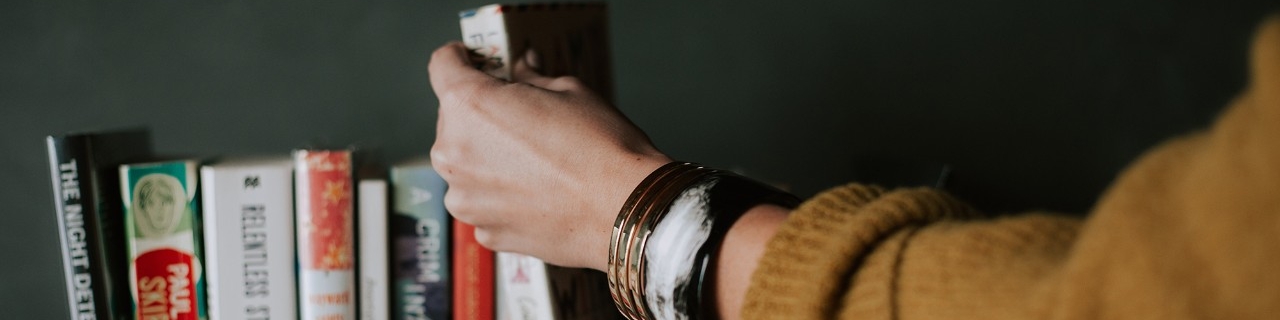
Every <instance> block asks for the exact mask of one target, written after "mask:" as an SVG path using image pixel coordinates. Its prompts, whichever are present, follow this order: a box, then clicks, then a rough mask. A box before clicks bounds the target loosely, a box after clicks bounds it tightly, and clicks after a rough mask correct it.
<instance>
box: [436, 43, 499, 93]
mask: <svg viewBox="0 0 1280 320" xmlns="http://www.w3.org/2000/svg"><path fill="white" fill-rule="evenodd" d="M427 73H428V74H429V75H430V76H431V88H432V89H433V90H435V92H436V95H437V96H439V97H440V98H441V99H442V100H444V99H450V98H451V95H456V94H459V93H460V92H466V89H467V88H469V87H473V86H482V85H486V84H495V83H500V81H499V80H497V79H495V78H493V77H490V76H489V75H486V74H484V73H483V72H480V71H479V70H476V69H475V67H472V65H471V58H470V56H469V55H468V53H467V47H466V46H464V45H462V43H461V42H456V41H455V42H450V43H447V44H445V45H444V46H441V47H440V48H439V49H436V51H435V52H433V53H431V63H430V64H428V66H427Z"/></svg>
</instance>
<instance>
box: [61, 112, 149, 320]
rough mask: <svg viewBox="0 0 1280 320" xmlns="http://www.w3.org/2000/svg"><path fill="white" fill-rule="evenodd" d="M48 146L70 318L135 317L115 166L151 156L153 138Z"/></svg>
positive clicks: (140, 135) (141, 135)
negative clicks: (131, 313)
mask: <svg viewBox="0 0 1280 320" xmlns="http://www.w3.org/2000/svg"><path fill="white" fill-rule="evenodd" d="M46 144H47V146H48V149H49V150H48V152H49V169H50V177H51V178H52V179H51V180H52V182H53V194H54V207H55V213H56V214H57V219H56V220H57V221H58V239H59V243H60V245H61V250H62V266H63V275H64V277H65V278H64V280H66V292H67V307H68V310H69V311H70V315H71V319H73V320H82V319H95V320H104V319H105V320H110V319H128V318H131V317H130V311H131V309H132V306H131V301H132V299H131V298H130V297H131V296H130V293H129V282H128V270H129V269H128V261H127V260H126V259H125V252H124V247H125V246H124V225H123V223H124V219H123V212H122V211H123V210H124V208H123V204H122V203H121V201H122V200H121V199H120V196H119V194H120V178H119V176H120V175H119V170H116V169H115V168H114V166H116V165H119V162H120V161H121V160H124V159H132V158H137V157H143V156H145V155H148V154H150V152H151V148H150V137H149V135H148V134H147V133H145V132H125V133H108V134H103V135H96V134H77V135H68V136H60V137H58V136H51V137H48V138H47V139H46ZM95 149H98V150H95Z"/></svg>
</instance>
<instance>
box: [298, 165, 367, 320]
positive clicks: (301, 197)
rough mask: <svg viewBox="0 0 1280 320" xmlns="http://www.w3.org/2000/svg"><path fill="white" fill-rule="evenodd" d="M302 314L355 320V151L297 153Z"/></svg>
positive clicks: (309, 318)
mask: <svg viewBox="0 0 1280 320" xmlns="http://www.w3.org/2000/svg"><path fill="white" fill-rule="evenodd" d="M294 161H295V163H294V165H295V167H296V169H297V174H296V175H295V179H296V182H295V188H296V192H297V193H296V197H295V199H296V202H297V238H298V261H297V262H298V273H299V274H298V296H299V303H298V305H299V308H298V309H299V311H300V313H301V315H302V319H304V320H334V319H355V317H356V310H355V309H356V297H355V261H354V260H355V252H354V246H353V245H354V242H355V238H354V237H353V233H354V228H353V224H352V223H353V218H354V217H353V216H352V215H353V212H352V211H354V210H355V206H354V204H353V203H352V202H353V201H352V200H353V194H352V189H353V188H352V171H351V152H350V151H346V150H299V151H296V152H295V153H294Z"/></svg>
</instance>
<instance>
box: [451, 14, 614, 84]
mask: <svg viewBox="0 0 1280 320" xmlns="http://www.w3.org/2000/svg"><path fill="white" fill-rule="evenodd" d="M458 16H459V20H460V21H459V22H460V24H461V27H462V42H463V43H465V44H466V45H467V47H468V48H471V49H472V50H475V51H476V52H477V53H479V54H480V55H482V56H484V57H485V58H487V61H486V62H485V63H484V64H483V65H481V70H484V71H485V72H487V73H489V74H490V75H493V76H495V77H498V78H502V79H507V80H510V79H511V72H512V70H514V69H513V68H514V67H515V64H516V63H517V62H518V60H520V59H523V58H524V57H525V54H526V53H527V52H529V51H530V50H532V51H533V52H535V53H536V57H537V61H536V62H535V64H536V65H537V68H536V69H537V70H538V72H539V73H541V74H542V75H544V76H548V77H558V76H574V77H578V79H580V80H582V83H584V84H586V85H587V87H588V88H591V91H594V92H596V93H597V94H599V95H600V96H601V97H603V98H604V99H605V101H610V102H612V101H613V73H612V71H611V69H610V63H609V59H610V55H609V36H608V34H609V26H608V19H607V18H608V15H607V12H606V10H605V5H604V3H558V4H492V5H487V6H483V7H479V8H476V9H472V10H465V11H462V12H461V13H459V14H458Z"/></svg>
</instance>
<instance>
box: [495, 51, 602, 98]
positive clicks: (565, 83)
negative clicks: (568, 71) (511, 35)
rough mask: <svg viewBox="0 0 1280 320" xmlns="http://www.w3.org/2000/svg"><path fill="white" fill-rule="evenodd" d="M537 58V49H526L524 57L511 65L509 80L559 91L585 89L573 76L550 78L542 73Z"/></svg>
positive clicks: (539, 61)
mask: <svg viewBox="0 0 1280 320" xmlns="http://www.w3.org/2000/svg"><path fill="white" fill-rule="evenodd" d="M539 59H540V58H539V56H538V52H537V51H533V50H529V51H526V52H525V54H524V57H522V58H520V59H519V60H518V61H516V64H515V65H513V66H512V67H511V81H512V82H521V83H526V84H529V85H532V86H535V87H538V88H542V89H546V90H551V91H560V92H576V91H581V90H585V89H586V86H584V85H583V84H582V81H581V80H578V78H575V77H555V78H552V77H547V76H544V75H542V72H541V69H540V68H539V65H541V60H539Z"/></svg>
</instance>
